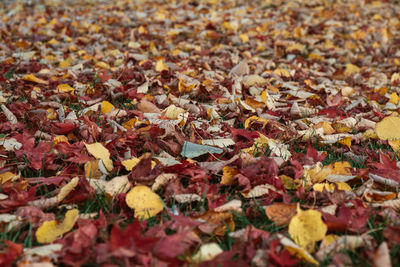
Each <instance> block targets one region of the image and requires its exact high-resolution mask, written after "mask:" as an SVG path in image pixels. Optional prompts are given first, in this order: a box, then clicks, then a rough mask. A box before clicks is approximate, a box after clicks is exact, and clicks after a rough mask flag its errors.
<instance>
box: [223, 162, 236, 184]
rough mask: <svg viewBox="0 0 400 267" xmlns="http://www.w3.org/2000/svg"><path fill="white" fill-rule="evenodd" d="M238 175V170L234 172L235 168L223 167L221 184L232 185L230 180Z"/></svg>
mask: <svg viewBox="0 0 400 267" xmlns="http://www.w3.org/2000/svg"><path fill="white" fill-rule="evenodd" d="M238 173H239V172H238V170H236V169H235V168H232V167H229V166H225V167H224V168H223V169H222V178H221V184H223V185H230V184H231V183H232V178H233V177H234V176H235V175H236V174H238Z"/></svg>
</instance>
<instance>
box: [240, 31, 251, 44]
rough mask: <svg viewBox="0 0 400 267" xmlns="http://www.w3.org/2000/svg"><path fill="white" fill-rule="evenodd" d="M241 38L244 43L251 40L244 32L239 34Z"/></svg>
mask: <svg viewBox="0 0 400 267" xmlns="http://www.w3.org/2000/svg"><path fill="white" fill-rule="evenodd" d="M239 38H240V40H241V41H242V42H243V43H247V42H248V41H249V36H248V35H247V34H244V33H242V34H241V35H239Z"/></svg>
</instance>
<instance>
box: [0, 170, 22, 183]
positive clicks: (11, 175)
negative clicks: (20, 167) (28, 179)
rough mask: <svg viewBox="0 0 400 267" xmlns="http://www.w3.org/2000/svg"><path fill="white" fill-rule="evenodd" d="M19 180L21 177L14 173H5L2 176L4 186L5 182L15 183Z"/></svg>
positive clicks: (0, 178)
mask: <svg viewBox="0 0 400 267" xmlns="http://www.w3.org/2000/svg"><path fill="white" fill-rule="evenodd" d="M18 178H19V175H17V174H14V173H12V172H3V173H2V174H0V182H1V183H2V184H4V183H5V182H8V181H15V180H17V179H18Z"/></svg>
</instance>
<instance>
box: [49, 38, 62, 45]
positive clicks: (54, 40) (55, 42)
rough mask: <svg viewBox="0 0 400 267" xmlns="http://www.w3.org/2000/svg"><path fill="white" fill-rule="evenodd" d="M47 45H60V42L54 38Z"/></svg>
mask: <svg viewBox="0 0 400 267" xmlns="http://www.w3.org/2000/svg"><path fill="white" fill-rule="evenodd" d="M47 44H49V45H52V44H59V42H58V41H57V40H56V39H54V38H52V39H51V40H50V41H48V42H47Z"/></svg>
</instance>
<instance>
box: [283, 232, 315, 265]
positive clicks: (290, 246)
mask: <svg viewBox="0 0 400 267" xmlns="http://www.w3.org/2000/svg"><path fill="white" fill-rule="evenodd" d="M278 237H279V239H280V242H281V244H282V245H283V246H284V247H285V248H286V249H287V250H288V251H289V253H290V254H291V255H294V256H296V257H297V258H299V259H301V260H305V261H306V262H309V263H311V264H313V265H318V261H317V260H315V259H314V258H313V256H312V255H311V254H310V253H308V251H307V250H306V249H304V248H302V247H300V246H298V245H296V244H295V243H294V242H293V241H292V240H290V239H289V238H287V237H284V236H283V235H281V234H278Z"/></svg>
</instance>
